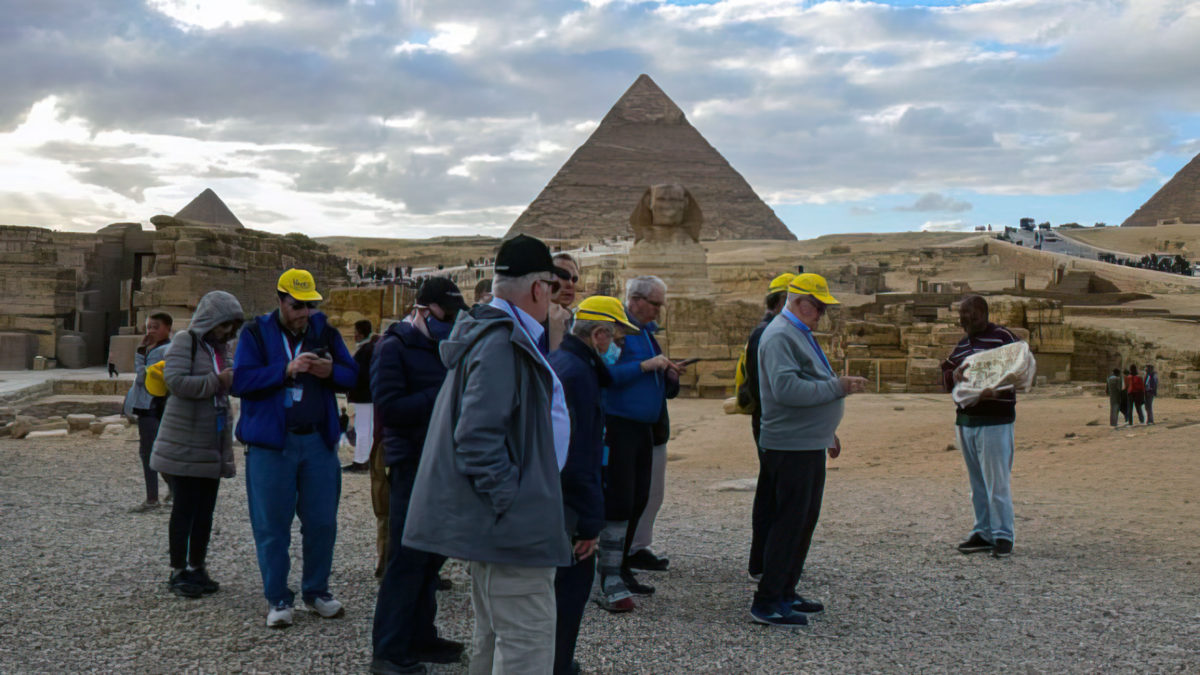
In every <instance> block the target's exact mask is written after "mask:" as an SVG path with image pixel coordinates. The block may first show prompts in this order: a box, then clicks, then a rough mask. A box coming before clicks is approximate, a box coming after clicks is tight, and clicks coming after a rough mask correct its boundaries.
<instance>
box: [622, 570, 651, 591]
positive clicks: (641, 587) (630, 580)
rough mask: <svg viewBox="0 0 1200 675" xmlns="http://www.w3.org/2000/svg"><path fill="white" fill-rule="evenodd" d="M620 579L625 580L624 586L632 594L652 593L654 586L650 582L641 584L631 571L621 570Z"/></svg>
mask: <svg viewBox="0 0 1200 675" xmlns="http://www.w3.org/2000/svg"><path fill="white" fill-rule="evenodd" d="M621 581H624V582H625V588H628V589H629V592H630V593H633V594H634V595H654V587H653V586H651V585H650V584H643V583H642V582H640V581H638V580H637V577H635V576H633V572H630V571H629V570H622V571H621Z"/></svg>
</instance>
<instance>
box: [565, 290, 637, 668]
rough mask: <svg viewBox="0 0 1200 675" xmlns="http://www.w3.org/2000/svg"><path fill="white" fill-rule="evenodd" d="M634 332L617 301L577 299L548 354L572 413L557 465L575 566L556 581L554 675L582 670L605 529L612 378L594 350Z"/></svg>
mask: <svg viewBox="0 0 1200 675" xmlns="http://www.w3.org/2000/svg"><path fill="white" fill-rule="evenodd" d="M637 332H638V328H637V327H636V326H634V325H633V323H632V322H630V320H629V318H628V317H627V316H626V315H625V309H624V308H623V307H621V301H620V300H617V299H616V298H612V297H607V296H603V295H594V296H592V297H590V298H588V299H586V300H584V301H583V302H581V303H580V304H579V310H578V311H577V312H576V314H575V323H574V324H573V325H572V326H571V332H570V333H569V334H568V335H566V336H565V337H564V338H563V341H562V345H560V346H559V348H558V349H557V350H556V351H554V352H552V353H551V354H550V364H551V365H552V366H554V371H555V372H556V373H557V374H558V377H559V379H560V380H561V381H562V384H563V390H564V391H565V392H566V397H567V407H568V409H569V411H570V413H571V422H572V424H571V446H570V450H569V451H568V453H567V463H566V465H565V466H564V467H563V470H562V494H563V513H564V517H565V518H566V525H567V530H566V532H567V535H568V536H570V537H571V543H572V547H573V549H574V554H575V559H574V564H571V565H566V566H563V567H559V568H558V573H557V575H556V576H555V580H554V590H555V601H556V604H557V606H558V624H557V628H556V630H555V636H556V637H555V649H554V673H555V675H572V673H577V672H579V666H578V664H577V663H575V661H574V656H575V641H576V639H577V638H578V636H579V624H580V622H581V621H582V620H583V611H584V608H585V607H586V606H587V601H588V596H589V595H590V593H591V589H592V581H593V578H594V577H595V574H596V556H595V555H593V554H594V553H595V551H596V541H597V538H598V537H599V536H600V530H602V529H604V486H603V481H602V480H601V471H602V465H603V461H604V399H603V396H602V389H603V388H604V387H607V386H608V385H609V384H610V383H611V382H612V376H611V375H609V372H608V367H607V366H606V365H605V364H604V361H603V359H602V358H601V355H600V353H599V351H600V344H601V343H603V344H608V343H609V342H612V341H613V340H621V339H622V337H623V336H624V335H625V334H626V333H637Z"/></svg>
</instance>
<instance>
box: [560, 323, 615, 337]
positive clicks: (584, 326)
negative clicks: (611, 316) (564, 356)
mask: <svg viewBox="0 0 1200 675" xmlns="http://www.w3.org/2000/svg"><path fill="white" fill-rule="evenodd" d="M616 327H617V324H615V323H613V322H611V321H596V320H595V319H575V324H574V325H572V326H571V335H574V336H575V337H577V338H590V337H592V331H594V330H596V329H597V328H603V329H604V330H607V331H609V332H610V333H615V332H616Z"/></svg>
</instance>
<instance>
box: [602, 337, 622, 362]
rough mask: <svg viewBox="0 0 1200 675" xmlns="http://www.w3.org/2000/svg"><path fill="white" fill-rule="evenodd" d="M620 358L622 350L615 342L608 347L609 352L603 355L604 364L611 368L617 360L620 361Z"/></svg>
mask: <svg viewBox="0 0 1200 675" xmlns="http://www.w3.org/2000/svg"><path fill="white" fill-rule="evenodd" d="M620 357H621V348H620V347H618V346H617V343H616V342H615V341H614V342H612V343H610V344H609V345H608V351H606V352H604V354H603V355H602V358H603V359H604V362H605V363H607V364H608V365H610V366H611V365H613V364H614V363H616V362H617V359H619V358H620Z"/></svg>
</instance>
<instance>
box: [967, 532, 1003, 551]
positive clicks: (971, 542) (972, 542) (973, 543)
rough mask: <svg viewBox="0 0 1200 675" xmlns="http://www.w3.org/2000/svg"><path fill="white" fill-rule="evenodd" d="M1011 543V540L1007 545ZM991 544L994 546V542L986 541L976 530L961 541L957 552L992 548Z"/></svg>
mask: <svg viewBox="0 0 1200 675" xmlns="http://www.w3.org/2000/svg"><path fill="white" fill-rule="evenodd" d="M1011 545H1012V542H1009V546H1011ZM993 546H994V544H992V542H990V541H988V540H987V539H984V538H983V535H982V534H979V533H978V532H976V533H975V534H972V535H971V538H970V539H967V540H966V541H964V542H963V543H961V544H959V545H958V552H959V553H981V552H983V551H990V550H992V548H993Z"/></svg>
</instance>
